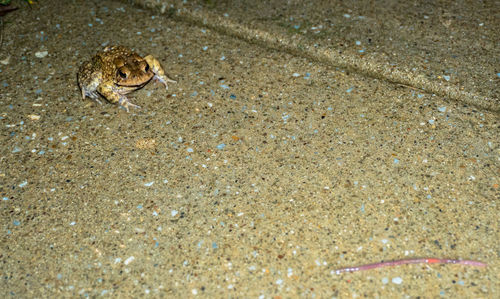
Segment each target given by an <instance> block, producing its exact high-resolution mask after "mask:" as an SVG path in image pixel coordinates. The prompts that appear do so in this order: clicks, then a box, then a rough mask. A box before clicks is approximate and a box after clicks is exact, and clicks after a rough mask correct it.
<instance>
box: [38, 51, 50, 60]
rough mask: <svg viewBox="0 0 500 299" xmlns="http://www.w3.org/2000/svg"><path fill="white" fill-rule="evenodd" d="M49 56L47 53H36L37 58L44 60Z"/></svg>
mask: <svg viewBox="0 0 500 299" xmlns="http://www.w3.org/2000/svg"><path fill="white" fill-rule="evenodd" d="M48 54H49V52H47V51H38V52H36V53H35V56H36V57H37V58H44V57H45V56H47V55H48Z"/></svg>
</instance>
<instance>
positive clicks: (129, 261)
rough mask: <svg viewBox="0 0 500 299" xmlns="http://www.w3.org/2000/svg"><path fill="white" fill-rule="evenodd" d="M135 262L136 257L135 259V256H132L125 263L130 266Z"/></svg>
mask: <svg viewBox="0 0 500 299" xmlns="http://www.w3.org/2000/svg"><path fill="white" fill-rule="evenodd" d="M134 260H135V257H134V256H131V257H129V258H128V259H126V260H125V261H124V262H123V263H124V264H125V265H128V264H130V263H131V262H133V261H134Z"/></svg>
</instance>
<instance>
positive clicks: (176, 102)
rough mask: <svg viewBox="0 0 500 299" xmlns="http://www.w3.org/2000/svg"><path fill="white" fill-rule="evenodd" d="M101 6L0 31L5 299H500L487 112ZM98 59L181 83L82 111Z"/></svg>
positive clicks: (73, 7) (42, 8) (34, 13)
mask: <svg viewBox="0 0 500 299" xmlns="http://www.w3.org/2000/svg"><path fill="white" fill-rule="evenodd" d="M99 3H100V4H99V5H98V6H89V4H88V2H87V1H75V3H74V4H72V3H65V6H66V7H65V9H64V10H57V11H54V9H53V7H55V6H56V5H57V4H58V1H55V0H46V1H43V2H42V3H40V4H39V5H38V6H37V7H35V8H34V9H32V10H30V9H26V8H25V9H21V10H19V11H18V12H15V13H13V14H10V15H8V16H6V17H5V18H4V21H5V23H6V26H5V31H4V44H3V48H2V52H1V54H0V61H2V62H6V64H5V63H2V64H0V84H1V88H2V90H1V94H0V109H1V110H0V125H1V126H2V128H3V129H2V130H1V131H0V133H1V135H0V138H1V139H2V145H3V146H2V147H1V152H0V178H1V180H0V184H1V185H0V192H1V197H2V200H1V201H0V203H1V205H2V209H1V224H2V235H1V236H2V239H1V253H0V262H1V265H2V266H1V269H2V282H1V288H0V289H1V297H16V298H17V297H70V296H73V297H74V296H82V297H84V296H85V297H86V296H98V295H111V296H114V297H120V296H121V297H124V296H128V297H132V296H135V297H139V296H144V295H145V294H150V295H153V296H155V297H160V296H162V297H168V298H180V297H197V296H199V297H206V298H217V297H259V296H263V298H273V297H274V298H279V297H281V298H288V297H297V296H303V297H313V296H316V297H321V298H323V297H338V298H346V297H349V298H350V297H355V296H361V297H375V296H379V297H383V298H388V297H402V296H409V297H416V296H421V297H426V298H428V297H439V296H442V297H456V298H492V297H495V296H496V295H495V294H498V291H499V290H498V281H499V278H500V277H499V274H498V273H500V267H499V263H498V252H499V251H500V248H499V244H498V237H499V229H498V216H497V215H498V212H499V211H498V198H499V196H500V194H499V183H500V182H499V174H500V162H499V155H500V147H499V138H498V137H499V133H500V129H499V115H498V113H496V112H491V111H488V110H481V109H479V108H477V107H472V106H469V105H467V104H464V103H463V102H459V101H457V100H450V99H446V98H444V97H442V96H438V95H432V94H427V93H424V92H421V91H420V90H418V89H415V88H412V87H408V86H401V85H399V84H393V83H390V82H387V81H384V80H380V79H374V78H373V77H367V76H365V75H363V74H358V73H353V72H351V71H345V70H343V69H337V68H335V67H332V66H331V65H329V64H323V63H321V62H318V61H315V60H308V59H306V58H303V57H300V56H294V55H293V54H291V53H287V52H283V51H276V50H272V49H268V48H265V47H262V46H261V45H259V44H249V43H247V42H245V41H243V40H240V39H235V38H234V37H231V36H225V35H223V34H220V33H217V32H214V31H213V30H211V29H209V28H207V27H198V26H192V25H190V23H186V22H183V21H180V20H172V19H169V18H167V17H165V16H159V15H156V16H151V15H150V12H149V11H146V10H140V9H137V8H135V7H131V6H127V4H124V3H120V2H111V1H103V2H99ZM77 11H78V15H75V12H77ZM77 16H78V17H77ZM130 24H134V25H133V28H132V27H130V26H131V25H130ZM123 28H130V29H128V30H124V29H123ZM109 44H122V45H125V46H128V47H130V48H132V49H133V50H136V51H138V52H140V53H151V54H152V55H154V57H156V58H157V59H158V60H159V61H167V62H168V64H167V65H164V67H165V69H168V72H169V73H171V74H176V75H177V76H176V77H175V79H176V80H177V81H178V83H177V84H175V85H172V86H171V88H170V89H169V90H165V89H164V88H162V87H161V86H156V87H155V85H152V86H148V88H145V89H141V90H138V91H137V92H134V93H133V94H132V97H133V99H134V102H135V103H137V104H139V105H141V106H142V107H143V108H142V109H141V110H131V113H127V112H126V111H124V110H123V109H117V108H116V107H115V106H112V105H102V106H96V105H94V104H92V103H91V102H83V101H82V99H81V94H80V91H79V89H78V85H77V83H76V72H77V70H78V67H79V66H80V64H81V63H82V62H83V61H85V60H86V59H87V58H88V57H91V55H93V54H94V53H95V52H96V51H97V50H98V49H101V48H102V47H103V46H106V45H109ZM45 51H47V53H46V54H45V53H44V52H45ZM426 256H432V257H442V258H444V257H447V258H461V259H474V260H479V261H483V262H486V263H488V267H487V268H473V267H465V266H459V265H429V266H428V265H408V266H402V267H395V268H384V269H375V270H371V271H367V272H358V273H346V274H343V275H335V274H334V273H333V271H334V270H335V269H337V268H340V267H345V266H350V265H359V264H365V263H373V262H379V261H382V260H392V259H400V258H408V257H426Z"/></svg>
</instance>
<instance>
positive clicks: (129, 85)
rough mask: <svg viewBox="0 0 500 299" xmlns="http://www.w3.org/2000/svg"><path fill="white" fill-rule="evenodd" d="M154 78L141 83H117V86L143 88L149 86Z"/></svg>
mask: <svg viewBox="0 0 500 299" xmlns="http://www.w3.org/2000/svg"><path fill="white" fill-rule="evenodd" d="M152 78H153V77H150V78H149V79H146V80H144V81H142V80H141V81H140V82H137V81H136V82H117V83H115V85H116V86H120V87H143V86H144V85H146V84H148V83H149V81H151V79H152Z"/></svg>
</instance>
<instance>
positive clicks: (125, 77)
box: [118, 70, 127, 79]
mask: <svg viewBox="0 0 500 299" xmlns="http://www.w3.org/2000/svg"><path fill="white" fill-rule="evenodd" d="M118 75H119V76H120V77H122V78H123V79H127V74H125V73H124V72H122V71H120V70H119V71H118Z"/></svg>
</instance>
